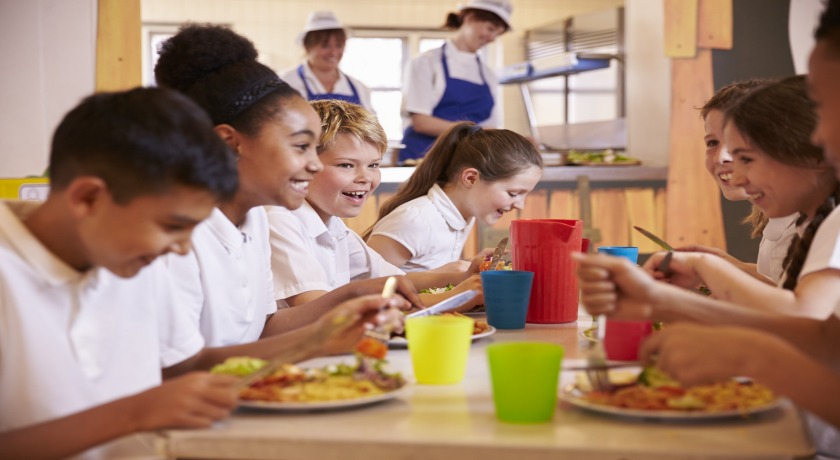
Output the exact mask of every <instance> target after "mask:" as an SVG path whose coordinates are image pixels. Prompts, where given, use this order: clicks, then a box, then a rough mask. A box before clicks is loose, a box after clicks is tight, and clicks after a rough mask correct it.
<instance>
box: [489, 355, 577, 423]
mask: <svg viewBox="0 0 840 460" xmlns="http://www.w3.org/2000/svg"><path fill="white" fill-rule="evenodd" d="M487 358H488V361H489V364H490V380H491V383H492V385H493V403H494V405H495V406H496V417H497V418H498V419H499V420H501V421H503V422H509V423H544V422H549V421H551V419H552V418H553V417H554V412H555V409H556V408H557V381H558V379H559V376H560V362H561V361H562V360H563V347H561V346H560V345H556V344H553V343H545V342H507V343H494V344H491V345H488V346H487Z"/></svg>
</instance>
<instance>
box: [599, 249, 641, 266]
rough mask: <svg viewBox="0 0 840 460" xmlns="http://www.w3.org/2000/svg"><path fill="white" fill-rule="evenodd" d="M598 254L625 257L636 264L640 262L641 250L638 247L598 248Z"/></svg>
mask: <svg viewBox="0 0 840 460" xmlns="http://www.w3.org/2000/svg"><path fill="white" fill-rule="evenodd" d="M598 252H600V253H601V254H609V255H611V256H617V257H624V258H625V259H628V260H629V261H630V262H633V263H634V264H635V263H638V262H639V248H638V247H637V246H598Z"/></svg>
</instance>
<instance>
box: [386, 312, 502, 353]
mask: <svg viewBox="0 0 840 460" xmlns="http://www.w3.org/2000/svg"><path fill="white" fill-rule="evenodd" d="M442 315H454V316H466V315H464V314H463V313H457V312H447V313H442ZM495 333H496V328H495V327H493V326H491V325H489V324H487V321H481V320H476V319H473V336H472V339H473V341H475V340H478V339H482V338H484V337H489V336H491V335H493V334H495ZM388 345H390V346H392V347H396V348H405V347H407V346H408V340H407V339H406V338H405V337H404V336H401V335H395V336H392V337H391V340H389V341H388Z"/></svg>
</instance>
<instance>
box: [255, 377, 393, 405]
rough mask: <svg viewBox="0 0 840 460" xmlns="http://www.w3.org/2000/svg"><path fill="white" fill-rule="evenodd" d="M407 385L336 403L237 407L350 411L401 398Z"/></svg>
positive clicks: (290, 403)
mask: <svg viewBox="0 0 840 460" xmlns="http://www.w3.org/2000/svg"><path fill="white" fill-rule="evenodd" d="M408 387H409V385H408V384H407V383H406V384H403V386H402V387H400V388H398V389H396V390H393V391H389V392H387V393H382V394H378V395H374V396H369V397H366V398H356V399H341V400H337V401H318V402H273V401H239V407H245V408H248V409H264V410H272V411H288V412H302V411H323V410H340V409H350V408H356V407H364V406H368V405H371V404H376V403H378V402H382V401H388V400H390V399H394V398H397V397H399V396H402V395H404V394H405V393H406V391H408Z"/></svg>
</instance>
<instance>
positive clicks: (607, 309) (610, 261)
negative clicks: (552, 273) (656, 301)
mask: <svg viewBox="0 0 840 460" xmlns="http://www.w3.org/2000/svg"><path fill="white" fill-rule="evenodd" d="M572 257H573V258H574V259H575V260H576V261H577V262H578V278H579V279H580V301H581V303H582V304H583V306H584V307H585V308H586V311H588V312H589V313H590V314H592V315H608V316H611V317H615V318H616V319H626V320H642V319H650V315H651V307H650V304H651V302H652V300H653V296H654V295H655V294H656V290H657V289H658V288H659V287H664V286H657V285H658V284H659V283H657V282H656V281H655V280H654V279H653V278H652V277H651V276H650V275H648V274H647V273H645V272H644V270H641V269H639V267H638V266H636V264H634V263H632V262H630V261H629V260H627V259H625V258H623V257H611V256H606V255H603V254H581V253H575V254H573V255H572Z"/></svg>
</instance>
